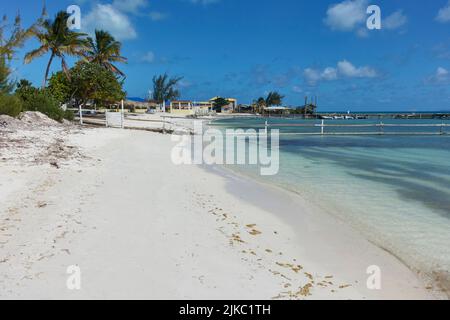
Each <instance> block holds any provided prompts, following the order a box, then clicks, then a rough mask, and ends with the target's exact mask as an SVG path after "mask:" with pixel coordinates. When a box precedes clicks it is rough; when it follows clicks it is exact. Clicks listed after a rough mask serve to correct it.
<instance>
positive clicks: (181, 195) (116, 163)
mask: <svg viewBox="0 0 450 320" xmlns="http://www.w3.org/2000/svg"><path fill="white" fill-rule="evenodd" d="M43 132H45V131H42V132H41V133H40V134H41V135H42V134H43ZM53 134H54V135H55V136H56V137H57V139H56V140H54V141H52V140H51V137H52V134H49V138H48V139H49V142H48V143H49V145H53V146H55V143H57V145H59V146H63V147H62V152H66V151H67V153H70V154H69V155H68V156H66V157H64V158H63V159H59V160H57V162H56V163H55V161H56V160H51V159H50V158H49V157H48V155H47V157H43V158H42V159H43V161H36V159H40V158H39V157H35V156H33V152H38V151H33V149H32V148H31V149H26V150H22V151H21V152H23V153H22V154H21V156H20V157H19V156H17V155H15V154H14V151H11V150H10V149H5V148H3V150H2V149H0V150H1V151H0V298H2V299H12V298H19V299H25V298H38V299H104V298H105V299H115V298H124V299H433V298H438V297H439V296H438V295H437V294H436V292H433V291H432V290H431V289H430V288H428V289H426V287H427V286H428V284H426V283H423V282H422V281H421V280H419V278H418V277H417V275H416V274H415V273H413V272H412V271H410V270H409V269H408V268H407V267H406V266H405V265H403V264H402V263H401V262H400V261H399V260H397V259H396V258H395V257H393V256H392V255H390V254H389V253H387V252H385V251H383V250H382V249H379V248H378V247H376V246H374V245H373V244H371V243H370V242H368V241H366V240H365V239H364V237H363V236H362V235H360V234H358V233H357V232H355V231H353V230H352V229H350V228H349V227H347V226H346V225H345V224H344V223H343V222H341V221H337V220H336V219H335V218H333V217H331V216H329V215H326V214H324V213H322V212H319V211H318V210H317V209H315V208H313V207H312V206H311V205H310V204H309V203H307V202H306V201H304V200H303V199H302V198H301V197H299V196H298V195H294V194H290V193H287V192H284V191H282V190H278V189H275V188H271V187H267V186H263V185H259V184H257V183H255V182H253V181H249V180H246V179H243V178H241V177H237V176H233V175H231V174H227V173H224V172H222V173H215V172H214V170H206V169H205V168H202V167H199V166H175V165H173V164H172V162H171V159H170V153H171V148H172V145H173V143H172V142H171V141H170V136H169V135H161V134H157V133H150V132H144V131H133V130H120V129H101V128H96V129H93V128H85V129H83V130H79V129H70V130H69V129H64V130H60V131H58V132H57V133H53ZM58 139H59V140H58ZM0 143H1V141H0ZM45 149H46V150H51V148H50V149H49V148H47V147H45ZM60 149H61V148H59V149H58V150H59V151H61V150H60ZM68 150H69V151H70V152H69V151H68ZM41 151H42V150H41ZM41 151H39V152H41ZM26 155H27V156H28V157H27V156H26ZM49 159H50V160H49ZM46 160H47V161H46ZM51 163H52V164H51ZM71 265H77V266H79V267H80V270H81V290H69V289H68V288H67V286H66V281H67V278H68V276H69V275H68V274H67V273H66V270H67V268H68V267H69V266H71ZM371 265H378V266H379V267H380V268H381V270H382V289H381V290H369V289H367V286H366V280H367V278H368V275H367V274H366V269H367V267H368V266H371Z"/></svg>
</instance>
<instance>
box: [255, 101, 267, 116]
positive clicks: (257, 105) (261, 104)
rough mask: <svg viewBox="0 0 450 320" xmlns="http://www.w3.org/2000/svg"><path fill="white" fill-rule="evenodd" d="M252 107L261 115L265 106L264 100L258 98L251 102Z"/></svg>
mask: <svg viewBox="0 0 450 320" xmlns="http://www.w3.org/2000/svg"><path fill="white" fill-rule="evenodd" d="M253 105H254V106H255V108H256V110H255V111H256V112H258V113H261V112H262V110H263V108H264V107H265V106H266V99H264V98H263V97H260V98H258V99H257V100H255V101H254V102H253Z"/></svg>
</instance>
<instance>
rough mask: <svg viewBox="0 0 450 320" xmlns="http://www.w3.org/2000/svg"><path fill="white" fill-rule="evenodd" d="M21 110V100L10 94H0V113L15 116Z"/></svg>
mask: <svg viewBox="0 0 450 320" xmlns="http://www.w3.org/2000/svg"><path fill="white" fill-rule="evenodd" d="M21 112H22V101H21V100H20V99H19V98H18V97H17V96H15V95H12V94H0V115H2V114H4V115H8V116H10V117H17V116H18V115H19V114H20V113H21Z"/></svg>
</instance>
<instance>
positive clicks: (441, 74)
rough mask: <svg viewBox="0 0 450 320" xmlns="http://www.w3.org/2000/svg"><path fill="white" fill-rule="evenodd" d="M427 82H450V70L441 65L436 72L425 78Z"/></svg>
mask: <svg viewBox="0 0 450 320" xmlns="http://www.w3.org/2000/svg"><path fill="white" fill-rule="evenodd" d="M425 82H426V83H429V84H442V83H447V82H450V72H449V71H448V70H447V69H445V68H443V67H439V68H437V70H436V72H435V74H433V75H432V76H430V77H428V78H427V79H425Z"/></svg>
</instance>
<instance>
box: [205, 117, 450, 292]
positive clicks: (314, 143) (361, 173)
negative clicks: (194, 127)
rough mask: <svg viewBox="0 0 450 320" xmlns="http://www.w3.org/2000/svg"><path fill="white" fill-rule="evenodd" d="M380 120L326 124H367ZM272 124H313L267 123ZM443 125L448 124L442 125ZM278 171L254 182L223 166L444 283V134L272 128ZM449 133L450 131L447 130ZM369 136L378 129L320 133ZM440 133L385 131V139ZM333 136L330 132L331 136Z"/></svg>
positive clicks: (449, 146)
mask: <svg viewBox="0 0 450 320" xmlns="http://www.w3.org/2000/svg"><path fill="white" fill-rule="evenodd" d="M379 122H380V120H355V121H352V120H349V121H333V120H328V121H326V122H325V123H328V124H338V123H345V124H362V123H365V124H370V123H379ZM269 123H270V124H271V127H272V128H277V124H283V125H286V124H294V125H298V124H314V123H320V121H308V120H306V121H305V120H287V119H270V120H269ZM383 123H390V124H413V123H415V124H425V123H430V124H441V123H442V120H383ZM446 123H450V122H448V121H447V122H446ZM214 125H215V126H218V127H219V128H220V127H223V128H225V127H227V128H230V127H235V128H250V127H251V128H256V127H261V126H263V125H264V120H263V119H240V120H237V119H230V120H221V121H217V122H215V123H214ZM278 129H280V132H281V136H280V172H279V174H277V175H276V176H266V177H264V176H260V175H259V170H258V168H257V167H256V166H230V169H232V170H236V171H238V172H239V173H241V174H245V175H248V176H251V177H253V178H254V179H259V180H262V181H264V182H266V183H273V184H276V185H278V186H281V187H283V188H285V189H287V190H290V191H293V192H296V193H298V194H300V195H301V196H302V197H304V198H307V199H309V200H310V201H311V202H312V203H313V204H315V205H316V206H319V207H321V208H322V209H323V210H325V211H326V212H328V213H330V214H333V215H336V216H338V217H339V218H341V219H342V220H344V221H346V222H347V223H349V224H351V225H352V226H353V227H354V228H355V229H357V230H359V231H361V233H363V234H364V235H365V236H366V237H367V238H368V239H369V240H371V241H373V242H374V243H376V244H377V245H379V246H381V247H383V248H385V249H386V250H388V251H390V252H392V253H393V254H394V255H396V256H397V257H398V258H399V259H401V260H402V261H403V262H404V263H406V264H407V265H408V266H410V267H411V268H413V269H415V270H420V271H422V272H425V274H427V275H429V276H432V277H433V278H435V279H436V278H437V277H440V281H444V282H446V283H450V278H449V276H448V271H449V270H450V162H449V161H450V134H449V135H442V136H439V135H436V136H426V135H424V136H409V135H392V136H391V135H385V136H306V135H296V134H295V133H299V132H303V133H304V132H312V131H314V132H320V128H314V127H285V126H283V127H278ZM446 129H447V130H448V131H449V133H450V127H448V128H446ZM326 130H342V131H345V132H349V131H354V130H358V131H364V130H368V131H376V130H379V128H376V127H371V128H364V127H362V128H361V127H356V128H350V129H349V128H326ZM400 130H402V131H403V132H404V131H408V130H414V131H424V132H439V130H440V128H438V127H433V128H425V127H423V128H422V127H419V128H414V129H411V128H406V127H400V128H385V131H386V132H393V131H395V132H398V131H400ZM336 132H337V131H336Z"/></svg>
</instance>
